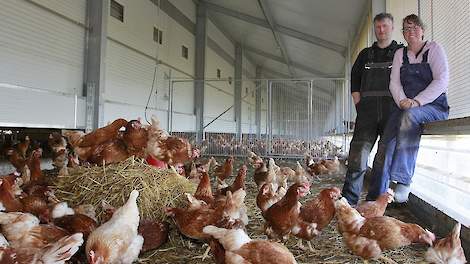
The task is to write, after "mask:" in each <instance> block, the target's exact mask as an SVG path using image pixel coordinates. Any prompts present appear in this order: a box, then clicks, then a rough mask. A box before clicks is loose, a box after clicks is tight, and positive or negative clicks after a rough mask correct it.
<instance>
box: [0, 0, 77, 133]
mask: <svg viewBox="0 0 470 264" xmlns="http://www.w3.org/2000/svg"><path fill="white" fill-rule="evenodd" d="M47 9H52V10H54V12H57V13H60V14H61V15H63V16H66V17H68V18H70V19H71V20H74V21H78V22H82V21H84V19H85V17H84V16H85V10H86V5H85V4H84V1H73V2H72V1H67V2H65V1H64V2H63V3H62V4H61V6H60V7H58V8H57V9H54V8H49V7H48V8H42V7H40V6H38V4H34V3H30V2H28V1H15V0H4V1H2V8H0V25H1V27H0V83H1V84H3V85H2V86H3V87H2V88H0V89H1V91H2V92H11V96H1V97H0V112H1V114H0V122H3V123H9V124H11V126H17V125H18V126H19V125H21V126H26V127H32V126H34V127H38V126H48V127H51V126H53V127H62V128H74V127H75V122H74V120H75V115H74V110H73V109H75V108H74V101H75V99H73V98H75V94H78V95H79V96H81V94H82V85H83V68H84V50H85V48H84V45H85V28H84V27H83V26H80V25H78V24H77V23H75V22H73V21H69V20H67V19H66V18H64V17H61V16H59V15H57V14H54V13H53V12H51V11H48V10H47ZM10 86H18V87H19V88H20V89H19V90H12V91H9V90H8V89H7V88H5V87H10ZM28 91H29V92H28ZM42 91H44V92H42ZM17 96H18V98H19V99H18V100H12V98H16V97H17ZM60 98H62V101H61V100H60ZM71 98H72V99H73V100H72V99H71ZM79 101H81V100H79ZM64 102H67V103H70V105H68V106H67V105H63V103H64ZM53 106H54V107H53ZM51 107H52V108H51ZM10 109H16V110H20V111H21V112H17V111H15V112H13V113H10V114H7V113H9V110H10ZM78 109H79V110H80V111H83V112H81V113H77V118H78V119H79V120H82V119H83V118H84V108H83V107H78ZM58 110H60V111H58ZM62 110H63V111H62ZM24 112H26V113H30V114H29V115H24V114H23V113H24ZM52 116H54V119H53V121H52ZM77 123H78V126H81V125H80V121H77ZM15 124H16V125H15Z"/></svg>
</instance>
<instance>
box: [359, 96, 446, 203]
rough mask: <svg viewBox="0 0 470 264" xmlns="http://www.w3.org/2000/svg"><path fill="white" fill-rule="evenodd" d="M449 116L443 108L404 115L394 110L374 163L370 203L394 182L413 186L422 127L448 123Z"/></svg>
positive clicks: (428, 107)
mask: <svg viewBox="0 0 470 264" xmlns="http://www.w3.org/2000/svg"><path fill="white" fill-rule="evenodd" d="M448 116H449V112H448V111H443V110H442V108H441V107H439V106H437V105H433V104H427V105H424V106H420V107H415V108H411V109H408V110H404V111H403V110H401V109H398V108H397V107H394V110H393V111H392V113H391V115H390V118H389V120H388V123H387V126H386V127H385V131H384V135H383V140H381V142H379V146H378V150H377V154H376V158H375V159H374V164H373V167H372V180H371V185H370V186H369V192H368V194H367V197H366V199H367V200H375V199H377V197H378V196H379V195H380V194H382V193H384V192H385V191H386V190H387V188H388V186H389V182H390V181H397V182H399V183H403V184H410V183H411V178H412V177H413V174H414V171H415V167H416V157H417V156H418V149H419V142H420V140H421V133H422V130H423V129H422V125H423V124H426V123H429V122H433V121H439V120H445V119H447V118H448ZM377 156H379V158H378V157H377Z"/></svg>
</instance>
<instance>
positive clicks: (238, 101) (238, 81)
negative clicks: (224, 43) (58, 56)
mask: <svg viewBox="0 0 470 264" xmlns="http://www.w3.org/2000/svg"><path fill="white" fill-rule="evenodd" d="M242 57H243V51H242V46H241V44H240V43H237V44H236V45H235V96H234V99H235V102H234V105H235V122H236V135H237V141H238V142H240V141H241V139H242V70H243V68H242V67H243V62H242Z"/></svg>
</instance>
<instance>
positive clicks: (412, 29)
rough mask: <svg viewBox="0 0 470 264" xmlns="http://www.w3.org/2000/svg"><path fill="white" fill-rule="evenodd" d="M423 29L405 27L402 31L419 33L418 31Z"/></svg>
mask: <svg viewBox="0 0 470 264" xmlns="http://www.w3.org/2000/svg"><path fill="white" fill-rule="evenodd" d="M420 28H421V27H420V26H412V27H404V28H403V29H402V31H403V32H411V31H415V32H416V31H418V29H420Z"/></svg>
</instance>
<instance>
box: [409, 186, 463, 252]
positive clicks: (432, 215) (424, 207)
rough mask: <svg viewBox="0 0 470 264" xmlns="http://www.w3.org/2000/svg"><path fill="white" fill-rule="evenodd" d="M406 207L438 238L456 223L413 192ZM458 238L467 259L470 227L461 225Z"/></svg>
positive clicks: (446, 233)
mask: <svg viewBox="0 0 470 264" xmlns="http://www.w3.org/2000/svg"><path fill="white" fill-rule="evenodd" d="M443 199H445V198H443ZM408 209H409V210H410V211H411V212H412V213H413V214H414V215H415V216H416V217H417V218H418V219H419V220H420V222H421V223H422V225H423V226H424V227H427V228H428V229H430V230H432V232H434V233H435V234H436V236H438V237H439V238H441V237H444V236H447V235H448V234H449V232H450V231H451V230H452V228H453V227H454V225H455V224H456V221H455V220H454V219H452V218H451V217H449V216H447V215H446V214H444V213H443V212H441V211H439V210H437V209H436V208H435V207H433V206H432V205H430V204H428V203H427V202H425V201H423V200H421V199H420V198H418V197H417V196H415V195H413V194H410V198H409V201H408ZM460 239H461V241H462V247H463V249H464V251H465V256H466V258H467V260H468V259H470V228H468V227H466V226H464V225H462V230H461V232H460Z"/></svg>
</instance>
